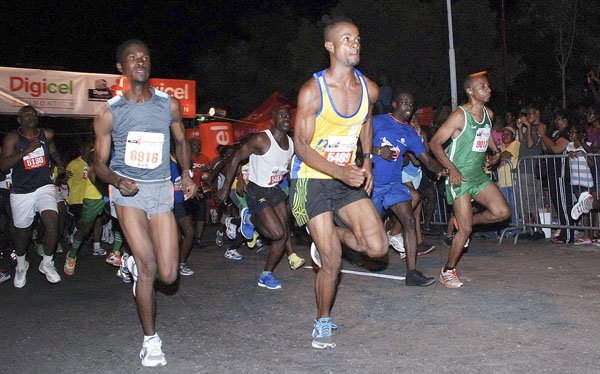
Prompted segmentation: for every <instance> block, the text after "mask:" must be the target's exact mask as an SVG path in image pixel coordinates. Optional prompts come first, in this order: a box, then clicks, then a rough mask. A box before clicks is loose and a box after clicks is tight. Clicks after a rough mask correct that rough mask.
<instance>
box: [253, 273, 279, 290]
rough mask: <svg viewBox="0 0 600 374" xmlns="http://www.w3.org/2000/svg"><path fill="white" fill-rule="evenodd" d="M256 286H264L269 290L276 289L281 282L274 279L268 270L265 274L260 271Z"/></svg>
mask: <svg viewBox="0 0 600 374" xmlns="http://www.w3.org/2000/svg"><path fill="white" fill-rule="evenodd" d="M258 286H259V287H265V288H268V289H270V290H277V289H279V288H281V283H280V282H279V281H278V280H277V279H275V277H274V276H273V274H272V273H271V272H270V271H268V272H266V273H265V274H263V273H261V274H260V275H259V276H258Z"/></svg>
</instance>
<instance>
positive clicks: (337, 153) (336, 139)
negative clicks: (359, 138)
mask: <svg viewBox="0 0 600 374" xmlns="http://www.w3.org/2000/svg"><path fill="white" fill-rule="evenodd" d="M355 149H356V138H355V137H354V136H330V137H329V139H328V142H327V149H326V150H325V159H326V160H327V161H329V162H333V163H334V164H336V165H339V166H347V165H350V162H351V161H352V155H353V154H354V150H355Z"/></svg>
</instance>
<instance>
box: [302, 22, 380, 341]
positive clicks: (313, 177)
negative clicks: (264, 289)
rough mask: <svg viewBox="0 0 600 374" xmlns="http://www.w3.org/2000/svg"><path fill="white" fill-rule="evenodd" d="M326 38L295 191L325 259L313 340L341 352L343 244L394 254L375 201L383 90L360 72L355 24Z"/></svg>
mask: <svg viewBox="0 0 600 374" xmlns="http://www.w3.org/2000/svg"><path fill="white" fill-rule="evenodd" d="M324 39H325V49H326V50H327V52H328V53H329V62H330V66H329V68H327V69H325V70H323V71H321V72H319V73H316V74H315V75H314V77H313V78H311V79H310V80H309V81H308V82H306V83H305V84H304V85H303V86H302V88H301V89H300V92H299V94H298V109H297V113H296V118H295V124H294V132H295V135H294V147H295V149H296V156H295V157H294V159H293V160H292V167H291V169H292V170H291V174H292V184H291V189H290V205H291V207H292V213H293V214H294V217H295V218H296V220H297V222H298V224H299V225H303V224H308V228H309V230H310V234H311V236H312V239H313V241H314V243H313V246H312V248H311V255H313V261H315V262H316V263H318V262H319V260H320V261H322V264H320V266H321V270H320V271H319V273H318V274H317V279H316V285H315V286H316V290H315V293H316V299H317V318H316V320H315V322H314V326H313V341H312V346H313V347H314V348H321V349H322V348H334V347H335V342H334V341H333V338H332V330H334V329H335V328H336V327H337V326H336V325H335V324H334V323H333V322H332V321H331V318H330V310H331V307H332V304H333V299H334V296H335V293H336V286H337V280H338V274H339V272H340V270H341V266H342V244H344V245H346V246H347V247H349V248H351V249H353V250H355V251H357V252H361V253H363V254H365V255H368V256H371V257H380V256H383V255H385V254H386V253H387V250H388V240H387V236H386V233H385V230H384V229H383V225H382V224H381V220H380V219H379V215H378V214H377V211H376V210H375V207H374V206H373V203H372V202H371V200H370V199H369V196H368V193H369V192H370V191H371V188H372V186H373V173H372V170H371V159H370V156H371V144H372V138H373V136H372V135H373V132H372V124H371V120H372V108H373V103H374V102H375V101H377V98H378V96H379V88H378V87H377V85H376V84H375V83H373V82H372V81H371V80H369V79H368V78H366V77H364V76H363V75H362V74H361V73H360V72H359V71H358V70H357V69H355V66H356V65H358V63H359V61H360V35H359V32H358V28H357V27H356V25H355V24H354V23H353V22H352V21H351V20H350V19H348V18H343V17H336V18H333V19H331V20H330V22H328V24H327V25H326V27H325V30H324ZM358 139H360V141H361V144H362V149H363V151H364V152H365V155H364V156H365V157H364V158H365V162H364V164H363V166H362V167H358V166H356V165H355V163H354V160H355V157H356V149H357V146H356V142H357V140H358ZM334 220H335V222H337V223H339V224H341V226H343V227H341V226H338V225H336V224H335V222H334ZM317 249H318V251H317ZM319 255H320V256H319ZM318 257H320V259H319V258H318Z"/></svg>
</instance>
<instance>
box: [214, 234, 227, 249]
mask: <svg viewBox="0 0 600 374" xmlns="http://www.w3.org/2000/svg"><path fill="white" fill-rule="evenodd" d="M215 243H216V244H217V246H219V247H221V246H223V243H225V234H223V231H221V230H217V234H216V236H215Z"/></svg>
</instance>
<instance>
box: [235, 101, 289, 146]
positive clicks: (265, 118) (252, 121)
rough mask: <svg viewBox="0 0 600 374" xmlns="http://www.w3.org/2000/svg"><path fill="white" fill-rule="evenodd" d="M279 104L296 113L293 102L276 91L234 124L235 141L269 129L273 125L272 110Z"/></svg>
mask: <svg viewBox="0 0 600 374" xmlns="http://www.w3.org/2000/svg"><path fill="white" fill-rule="evenodd" d="M278 106H287V107H289V108H290V111H291V112H292V115H293V114H294V113H295V106H294V105H293V103H292V102H291V101H290V100H289V99H288V98H286V97H285V96H283V95H282V94H281V93H279V92H277V91H275V92H273V93H272V94H271V96H269V97H268V98H267V99H266V100H265V101H264V102H263V103H262V104H260V105H259V106H258V108H256V109H255V110H254V111H253V112H252V113H250V114H248V115H247V116H245V117H244V118H242V119H240V122H235V123H234V124H233V139H234V141H236V142H239V141H240V140H241V139H243V138H245V137H246V136H248V135H250V134H253V133H255V132H260V131H263V130H266V129H268V128H269V126H271V112H272V111H273V109H275V108H276V107H278Z"/></svg>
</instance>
